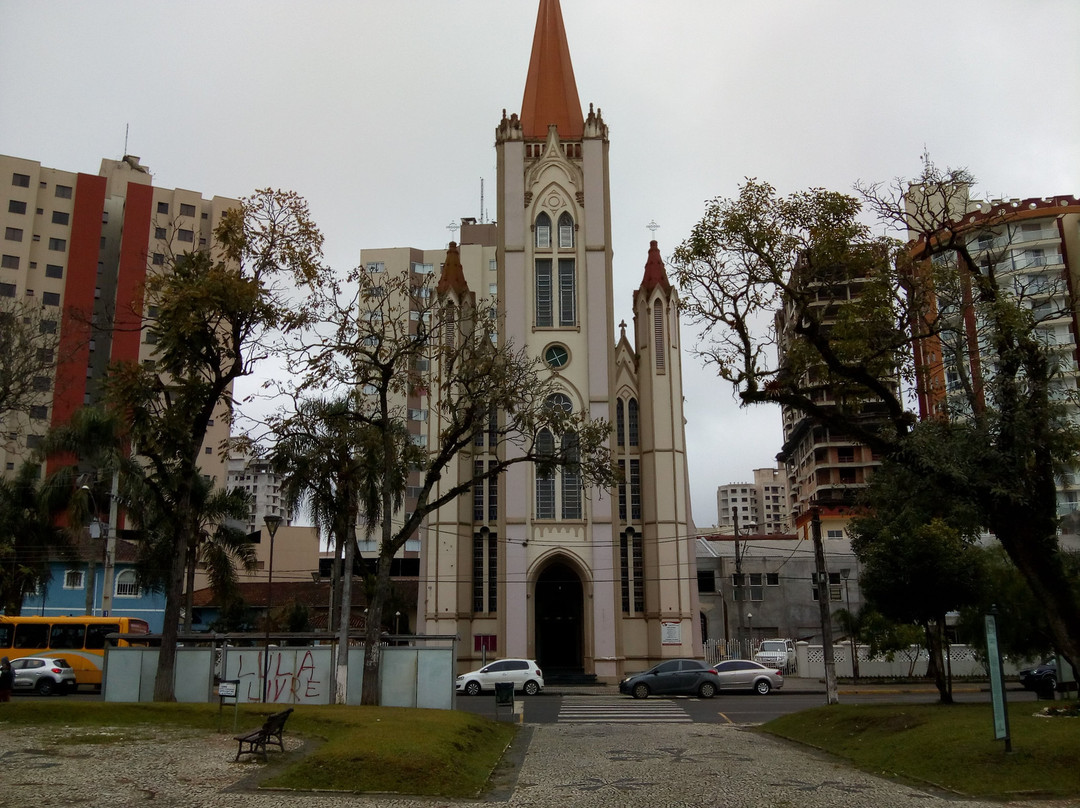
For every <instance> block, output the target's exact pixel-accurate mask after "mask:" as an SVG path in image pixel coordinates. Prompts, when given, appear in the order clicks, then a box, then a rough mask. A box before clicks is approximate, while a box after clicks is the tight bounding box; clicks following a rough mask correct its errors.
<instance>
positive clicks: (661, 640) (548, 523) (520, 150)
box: [362, 0, 701, 681]
mask: <svg viewBox="0 0 1080 808" xmlns="http://www.w3.org/2000/svg"><path fill="white" fill-rule="evenodd" d="M608 134H609V133H608V127H607V125H606V124H605V123H604V120H603V117H602V115H601V113H600V110H599V109H596V110H594V109H593V107H592V106H591V105H590V107H589V111H588V113H587V114H583V113H582V107H581V104H580V101H579V98H578V93H577V86H576V82H575V78H574V72H573V66H572V63H571V59H570V52H569V47H568V45H567V38H566V32H565V29H564V26H563V20H562V14H561V10H560V7H559V3H558V0H540V6H539V14H538V18H537V24H536V32H535V36H534V41H533V49H532V55H531V59H530V62H529V68H528V74H527V78H526V82H525V92H524V99H523V101H522V106H521V112H520V113H519V114H511V115H509V116H508V115H507V114H506V112H505V111H504V112H503V116H502V119H501V120H500V121H499V124H498V126H497V128H496V132H495V149H496V154H497V170H498V178H497V212H498V213H497V224H494V225H484V224H479V225H477V224H473V223H463V226H462V233H461V242H462V244H461V246H460V247H459V246H458V245H457V244H454V243H451V246H450V249H449V250H443V251H417V250H408V249H404V248H402V249H394V250H365V251H364V253H363V255H362V260H363V261H364V262H365V263H366V264H368V265H369V266H371V265H373V264H377V263H382V264H383V265H384V266H385V269H386V270H388V271H389V270H392V269H395V267H394V266H393V265H394V264H395V263H398V262H402V263H403V262H411V263H412V265H413V266H414V267H416V266H420V267H422V268H425V267H426V268H429V269H427V271H433V270H434V268H435V267H436V266H439V265H440V264H446V265H450V264H451V263H452V264H453V265H454V267H455V271H456V267H457V266H458V265H459V262H460V266H461V270H462V273H463V275H464V278H465V281H466V283H467V284H468V288H469V289H470V290H471V292H472V293H473V294H475V295H476V296H477V297H478V298H479V297H487V296H489V294H490V295H491V296H493V297H495V299H496V300H497V301H498V302H497V305H498V315H499V328H500V333H499V342H500V344H501V345H505V344H511V345H513V346H515V347H521V346H524V348H525V350H526V351H527V352H528V353H529V354H530V355H532V356H536V357H539V358H542V360H543V362H544V363H545V366H546V369H547V370H546V372H548V373H550V374H551V375H552V376H553V377H554V379H555V381H556V383H557V385H558V389H559V390H560V392H559V393H557V394H556V395H555V396H553V397H552V400H551V403H552V404H554V405H556V406H560V407H564V408H566V409H568V410H572V411H573V412H575V413H578V412H585V413H587V414H588V415H589V416H590V417H591V418H603V419H607V420H608V421H610V423H611V424H612V425H613V434H612V436H611V448H612V452H613V454H614V456H615V458H616V460H617V462H618V465H619V467H620V469H621V470H622V472H623V474H622V477H623V481H622V482H621V483H619V484H618V485H617V486H616V487H615V488H613V489H611V490H607V489H597V488H592V489H585V490H582V487H581V485H580V483H578V482H577V481H576V480H575V479H573V478H570V477H569V476H565V477H564V475H561V474H556V475H553V476H548V477H543V476H540V475H537V474H536V472H535V470H534V469H533V467H532V466H531V465H530V464H527V463H520V464H515V465H512V466H510V468H509V470H508V471H507V472H505V473H504V474H503V475H502V476H501V477H500V478H499V479H498V480H497V481H496V483H495V484H490V483H489V484H485V485H481V486H478V487H477V488H476V489H475V490H474V493H473V496H472V497H464V498H462V500H460V501H458V502H456V503H452V504H451V505H449V506H446V507H444V508H442V509H440V510H438V511H437V512H435V513H433V514H432V515H431V516H430V517H429V519H428V522H427V524H426V525H425V527H424V529H423V531H422V533H421V536H420V548H419V561H420V564H419V566H420V587H419V602H418V608H417V631H418V633H421V634H439V635H457V636H458V637H459V638H460V639H461V645H460V646H459V653H458V658H459V666H460V669H461V670H468V669H469V668H471V667H473V666H475V665H476V664H478V663H479V662H480V660H481V658H482V657H484V658H486V659H488V660H491V659H494V658H502V657H528V658H533V659H536V660H537V661H538V663H539V664H540V666H541V668H542V669H543V670H544V672H545V675H546V676H553V675H558V674H568V675H586V676H590V675H591V676H595V677H596V678H597V679H599V680H601V681H615V680H617V679H618V678H620V677H621V676H622V675H624V674H625V673H626V672H631V671H637V670H642V669H643V668H645V667H648V666H649V665H650V664H652V663H655V662H657V661H659V660H662V659H665V658H674V657H700V656H701V631H700V616H699V608H698V603H697V587H696V568H695V560H694V545H693V539H692V538H691V534H692V532H693V523H692V518H691V514H690V498H689V486H688V481H687V464H686V440H685V431H684V426H683V396H682V375H681V369H682V365H681V358H680V345H681V342H680V328H679V312H678V297H677V293H676V291H675V289H674V288H673V287H672V285H671V284H670V283H669V281H668V278H667V275H666V272H665V268H664V265H663V262H662V260H661V258H660V252H659V248H658V246H657V243H656V242H655V241H653V242H652V243H651V245H650V246H649V248H648V250H645V249H642V251H641V255H642V258H643V259H644V273H643V276H642V281H641V285H640V287H639V288H638V289H637V290H636V291H635V292H634V294H633V304H632V312H631V314H632V325H631V326H630V327H628V326H627V325H626V323H625V322H620V323H619V325H618V326H616V320H615V301H614V292H613V288H612V260H613V254H614V251H613V245H612V243H611V217H612V211H611V198H610V190H609V182H608V146H609V140H608ZM643 246H644V245H643ZM410 406H411V405H410ZM422 423H423V422H422ZM419 428H420V429H426V431H427V440H429V441H430V440H436V439H437V434H438V432H437V425H436V424H435V423H433V421H427V422H426V423H425V425H424V426H420V427H419ZM488 451H489V450H488V449H487V447H485V446H481V445H478V446H475V447H474V450H473V452H472V453H471V454H470V455H469V456H468V457H463V458H461V460H460V463H461V464H463V465H462V466H461V468H460V469H459V473H462V474H469V473H471V470H472V469H473V468H475V467H476V466H475V464H480V465H481V466H482V464H484V463H485V462H487V461H488V460H489V459H490V457H489V456H488V455H487V454H485V453H486V452H488ZM491 451H513V449H512V447H509V448H508V447H506V446H501V447H493V448H492V449H491Z"/></svg>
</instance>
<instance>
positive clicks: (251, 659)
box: [226, 648, 330, 704]
mask: <svg viewBox="0 0 1080 808" xmlns="http://www.w3.org/2000/svg"><path fill="white" fill-rule="evenodd" d="M263 653H264V649H259V650H256V649H250V650H248V649H230V650H229V655H228V661H227V664H226V670H227V673H226V678H227V679H237V680H239V682H240V685H239V687H238V689H237V698H238V699H239V700H240V701H248V702H260V701H262V700H263V669H264V668H263V666H264V663H265V659H266V658H265V657H264V656H263ZM269 661H270V666H269V671H268V675H267V681H268V683H269V685H268V689H267V694H266V701H267V702H269V703H275V704H276V703H280V704H327V703H328V702H329V699H330V692H329V689H328V685H327V683H328V682H329V676H330V653H329V649H327V650H326V651H320V650H319V649H312V648H296V649H288V648H280V649H279V648H271V649H270V656H269Z"/></svg>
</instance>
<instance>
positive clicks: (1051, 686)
mask: <svg viewBox="0 0 1080 808" xmlns="http://www.w3.org/2000/svg"><path fill="white" fill-rule="evenodd" d="M1043 687H1045V688H1046V689H1047V691H1048V692H1050V693H1053V692H1054V691H1055V690H1057V679H1056V678H1054V677H1053V676H1047V677H1046V678H1045V679H1043Z"/></svg>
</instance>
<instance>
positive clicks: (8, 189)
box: [0, 155, 237, 484]
mask: <svg viewBox="0 0 1080 808" xmlns="http://www.w3.org/2000/svg"><path fill="white" fill-rule="evenodd" d="M0 188H2V189H3V193H4V196H6V199H4V200H0V231H2V232H3V240H2V241H0V298H8V299H13V300H17V301H23V302H25V303H29V304H31V305H32V306H34V307H38V306H39V307H40V309H39V311H40V328H41V329H42V330H43V331H48V332H49V333H53V334H55V335H56V339H55V343H54V344H55V348H52V349H50V350H51V351H53V352H54V353H53V357H52V358H53V359H54V360H55V367H54V370H52V371H51V372H50V373H49V375H47V376H45V375H43V376H42V377H41V378H40V379H38V380H36V386H37V387H38V389H39V390H40V391H41V393H42V396H41V398H40V400H39V401H38V402H36V403H35V404H34V405H33V406H32V407H31V408H30V410H29V411H28V412H20V413H11V414H9V415H8V417H7V419H6V422H5V423H4V424H3V425H2V428H3V433H2V438H3V439H2V440H0V463H2V464H3V466H2V468H3V470H4V473H11V472H12V471H14V469H15V468H17V466H18V464H19V462H20V461H21V460H22V459H24V458H26V457H28V455H29V453H30V451H32V450H33V449H34V448H36V447H37V446H38V445H39V444H40V442H41V439H42V436H43V435H44V434H45V432H46V431H47V430H48V428H49V427H50V426H53V425H56V424H62V423H65V422H66V421H67V419H68V418H70V417H71V414H72V413H73V412H75V410H76V409H78V408H79V407H82V406H83V405H85V404H94V403H97V402H99V401H100V400H101V396H102V381H103V380H104V377H105V371H106V368H107V366H108V365H109V363H111V362H117V361H146V360H148V359H149V358H150V356H151V355H152V353H153V350H154V347H153V345H152V344H150V342H149V339H150V337H149V336H148V334H147V333H146V331H145V330H144V328H143V324H144V323H145V322H146V320H147V319H149V318H152V317H153V316H154V311H153V309H152V307H148V306H146V305H145V304H144V301H143V283H144V281H145V279H146V276H147V273H148V272H153V271H155V270H156V269H157V268H164V267H166V266H167V265H168V263H169V256H171V255H175V254H178V253H181V252H184V251H188V250H192V249H196V248H199V247H205V246H206V245H207V244H208V243H210V240H211V238H212V233H213V229H214V227H216V226H217V224H218V222H219V221H220V218H221V215H222V213H223V212H224V211H225V210H226V209H228V208H229V207H232V206H234V205H236V204H237V201H236V200H235V199H227V198H224V197H218V196H215V197H212V198H210V199H204V198H203V197H202V195H201V194H200V193H198V192H197V191H188V190H183V189H179V188H177V189H172V188H159V187H156V186H155V185H153V177H152V175H151V173H150V170H149V168H147V167H146V166H144V165H142V164H141V163H140V162H139V158H138V157H134V156H130V155H129V156H125V157H124V158H123V159H121V160H109V159H105V160H102V161H101V167H100V170H99V171H98V173H97V174H96V175H94V174H86V173H82V172H77V171H66V170H62V169H57V168H48V167H46V166H43V165H41V163H39V162H36V161H34V160H28V159H24V158H19V157H9V156H6V155H0ZM222 416H224V412H222ZM214 421H215V423H214V426H213V428H212V429H211V432H210V434H209V435H208V436H207V440H206V443H205V444H204V447H203V453H204V456H203V458H202V460H203V463H202V468H203V469H204V472H205V473H206V474H207V475H209V476H210V477H212V478H214V479H215V480H217V481H218V483H219V484H223V483H224V481H225V464H224V461H223V459H222V458H221V457H220V455H219V452H218V447H219V446H221V445H222V444H223V442H224V440H225V439H226V438H227V437H228V428H229V427H228V423H227V421H226V419H225V418H224V417H219V418H215V419H214Z"/></svg>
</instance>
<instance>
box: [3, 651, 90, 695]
mask: <svg viewBox="0 0 1080 808" xmlns="http://www.w3.org/2000/svg"><path fill="white" fill-rule="evenodd" d="M11 671H12V673H14V674H15V686H14V688H13V689H14V690H16V691H18V690H33V691H35V692H36V693H37V694H38V695H41V696H51V695H52V694H53V693H59V694H60V695H62V696H66V695H67V694H68V693H74V692H75V689H76V688H77V687H78V686H79V685H78V682H77V680H76V679H75V671H74V670H72V668H71V666H70V665H69V664H68V663H67V660H66V659H61V658H60V657H22V658H21V659H13V660H12V661H11Z"/></svg>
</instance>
